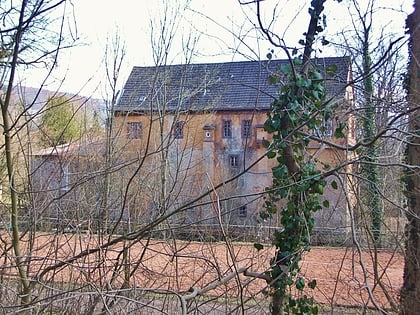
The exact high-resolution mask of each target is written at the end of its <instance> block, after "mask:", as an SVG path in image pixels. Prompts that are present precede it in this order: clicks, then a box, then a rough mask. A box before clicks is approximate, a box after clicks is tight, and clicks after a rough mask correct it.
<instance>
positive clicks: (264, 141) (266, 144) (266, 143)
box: [262, 139, 270, 149]
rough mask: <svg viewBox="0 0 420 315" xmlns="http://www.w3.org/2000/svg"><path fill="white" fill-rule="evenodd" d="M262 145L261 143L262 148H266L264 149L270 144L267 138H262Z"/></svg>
mask: <svg viewBox="0 0 420 315" xmlns="http://www.w3.org/2000/svg"><path fill="white" fill-rule="evenodd" d="M262 145H263V147H264V148H266V149H267V148H268V147H269V146H270V141H268V140H265V139H264V140H263V141H262Z"/></svg>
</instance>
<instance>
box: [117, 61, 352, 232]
mask: <svg viewBox="0 0 420 315" xmlns="http://www.w3.org/2000/svg"><path fill="white" fill-rule="evenodd" d="M313 62H314V63H316V64H317V65H318V66H319V67H320V68H321V69H324V70H325V69H327V67H331V68H334V69H335V72H334V74H332V75H325V79H326V89H327V93H328V97H330V98H332V99H333V102H334V103H336V104H338V107H337V111H336V113H335V114H336V117H335V119H334V120H333V121H332V122H330V123H328V124H326V125H325V126H324V128H322V129H321V130H319V133H318V136H319V137H320V138H324V139H326V140H328V141H332V142H335V143H337V144H340V145H346V144H349V143H352V142H353V138H354V126H353V125H352V124H353V122H352V118H351V116H350V115H349V114H348V113H350V112H351V108H352V106H353V90H352V86H351V84H349V83H350V82H351V80H352V77H351V67H350V61H349V59H348V58H345V57H336V58H323V59H316V60H313ZM287 63H288V61H287V60H271V61H260V62H258V61H243V62H228V63H212V64H186V65H168V66H159V67H134V68H133V69H132V72H131V74H130V76H129V78H128V80H127V82H126V84H125V86H124V89H123V90H122V92H121V95H120V98H119V101H118V103H117V105H116V106H115V108H114V112H113V113H114V126H115V128H114V132H115V135H116V136H117V138H118V139H119V141H118V144H119V146H118V147H119V148H121V150H122V151H121V152H123V153H122V154H121V155H120V158H124V159H126V160H127V161H128V160H130V161H135V160H136V159H137V162H136V163H134V164H133V165H132V171H131V172H129V173H128V174H129V175H130V176H131V177H130V179H131V181H130V185H131V186H130V187H131V194H130V198H129V199H130V201H131V202H132V203H133V204H132V207H134V208H135V209H136V210H135V211H136V212H137V213H138V215H140V216H141V218H142V219H143V220H148V219H149V218H152V217H155V216H159V215H161V214H164V213H170V212H171V211H176V212H177V214H176V215H173V216H172V217H171V222H172V223H173V224H175V223H177V224H180V225H182V224H187V225H190V224H193V223H199V224H201V225H217V224H220V223H224V224H229V226H242V227H247V226H248V227H254V226H256V225H259V224H260V223H261V222H260V221H259V220H258V217H259V212H260V211H261V210H262V203H263V192H264V189H265V188H266V187H267V186H269V185H270V183H271V180H272V178H271V168H272V166H273V163H274V162H275V161H272V160H269V159H267V158H266V157H265V153H266V149H265V148H264V146H263V145H262V142H263V140H264V139H266V138H267V139H268V137H269V135H268V134H266V132H265V131H264V122H265V120H266V117H267V113H268V112H269V111H270V109H271V103H272V101H273V100H274V99H275V98H276V97H277V95H278V89H279V85H271V84H269V80H268V78H269V75H270V74H271V73H275V72H277V71H278V69H279V67H281V66H282V65H287ZM325 72H326V71H325ZM340 121H345V122H346V123H347V129H346V131H347V132H346V138H344V139H340V140H336V139H334V138H333V137H332V136H333V130H334V129H335V127H336V124H337V123H339V122H340ZM338 142H339V143H338ZM307 153H308V156H316V157H317V159H318V160H320V161H323V162H326V163H329V164H330V165H338V164H341V163H345V162H346V161H347V160H348V159H349V158H350V155H349V154H348V153H346V151H337V150H336V149H334V148H332V147H331V146H328V145H326V144H321V143H320V142H316V141H312V142H311V149H310V151H309V152H307ZM337 182H338V183H340V189H338V190H332V189H327V192H326V198H328V199H329V207H327V208H325V209H323V210H322V211H320V212H319V213H317V214H316V218H315V219H316V227H317V228H318V229H321V230H322V229H323V230H331V231H334V230H339V231H343V230H345V229H346V228H347V227H348V225H349V222H348V219H349V215H348V207H349V205H348V202H347V200H348V199H347V200H346V198H345V194H344V193H345V192H346V191H347V188H348V187H347V185H350V184H351V183H350V180H349V179H348V178H347V177H346V176H344V175H343V176H341V177H340V180H338V181H337ZM209 190H210V191H211V192H212V193H210V194H208V195H207V196H206V197H205V198H203V199H200V200H199V201H197V202H195V198H198V197H200V196H201V195H202V194H205V193H206V192H207V191H209ZM179 207H182V208H181V209H180V208H179ZM140 208H142V209H143V210H141V211H140V210H139V209H140ZM131 213H133V212H131ZM277 219H278V218H273V221H270V222H264V224H266V225H268V226H269V225H272V226H275V225H277Z"/></svg>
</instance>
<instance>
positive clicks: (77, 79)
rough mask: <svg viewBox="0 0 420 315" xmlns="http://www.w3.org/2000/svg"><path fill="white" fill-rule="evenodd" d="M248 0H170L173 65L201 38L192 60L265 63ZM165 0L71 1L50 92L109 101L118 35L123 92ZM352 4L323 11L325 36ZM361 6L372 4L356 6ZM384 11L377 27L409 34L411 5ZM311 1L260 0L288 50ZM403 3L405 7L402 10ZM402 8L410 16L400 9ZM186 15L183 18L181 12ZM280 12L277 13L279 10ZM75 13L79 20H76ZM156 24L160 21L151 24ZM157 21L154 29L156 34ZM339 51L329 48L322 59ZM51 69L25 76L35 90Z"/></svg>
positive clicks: (149, 53)
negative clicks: (109, 63)
mask: <svg viewBox="0 0 420 315" xmlns="http://www.w3.org/2000/svg"><path fill="white" fill-rule="evenodd" d="M239 1H242V2H245V1H246V0H211V1H209V0H191V2H190V8H189V9H187V10H185V11H183V10H179V8H178V9H177V8H176V7H177V5H179V4H180V3H182V2H184V1H183V0H168V1H167V2H168V3H170V7H171V9H172V10H174V8H175V11H177V12H176V14H175V15H173V14H171V13H170V12H169V13H167V14H166V18H167V20H170V22H169V23H167V24H168V25H170V26H174V25H176V26H177V32H176V37H175V40H174V44H173V45H172V47H171V49H170V52H169V62H170V63H180V62H183V61H184V60H185V54H184V53H183V52H182V51H183V46H182V43H183V42H185V41H186V39H187V38H190V39H196V40H197V44H196V45H195V48H194V53H193V55H192V62H198V63H205V62H224V61H232V60H246V59H258V58H262V59H264V58H265V56H266V54H267V52H268V51H269V50H271V49H272V48H273V47H272V45H270V44H269V43H268V41H266V40H264V39H262V38H261V36H260V35H259V34H258V33H257V32H256V31H255V28H254V26H253V25H254V24H255V23H256V14H255V4H249V5H240V4H239ZM164 2H165V1H163V0H119V1H118V5H116V2H115V1H114V0H72V1H71V3H70V4H69V5H68V7H67V10H68V14H69V16H71V17H69V19H68V21H69V22H68V23H69V25H70V28H71V32H72V34H73V36H77V38H78V41H77V44H76V45H75V46H74V47H73V48H71V49H67V50H65V51H63V53H62V54H61V56H60V58H59V63H58V66H57V69H56V71H55V73H54V76H53V77H52V78H51V80H49V82H50V83H49V85H48V86H47V88H48V87H50V88H51V89H54V88H55V87H56V86H58V85H59V84H60V90H62V91H63V92H64V91H66V92H71V93H79V94H82V95H87V96H89V95H94V97H97V98H102V97H105V93H104V91H105V88H104V56H105V51H106V49H107V47H108V48H109V47H110V44H109V43H110V40H111V38H113V37H115V35H116V34H118V35H119V37H120V39H121V42H123V44H124V45H125V48H126V49H125V50H126V55H125V58H124V62H123V66H122V71H121V73H120V76H119V85H120V86H121V87H122V85H123V84H124V81H125V80H126V79H127V77H128V75H129V73H130V70H131V68H132V67H133V66H150V65H154V60H153V49H152V47H151V33H153V36H154V38H155V39H156V38H158V36H159V30H160V29H161V28H160V27H159V26H158V25H157V23H159V22H158V21H159V20H160V19H162V18H163V17H164V16H165V14H164V13H163V12H164V6H163V3H164ZM346 2H348V0H343V2H341V3H338V2H337V1H333V0H328V1H327V3H326V9H325V14H326V15H327V28H326V31H325V32H324V33H323V35H325V36H327V37H328V36H330V37H333V36H334V34H335V33H337V32H338V31H339V30H341V29H342V28H343V26H344V25H349V23H350V22H349V13H348V10H347V4H346ZM358 2H359V4H360V5H361V6H362V5H364V4H365V3H367V0H360V1H358ZM377 2H379V3H380V5H381V6H382V8H381V9H383V8H384V7H393V8H394V10H389V9H387V10H384V11H381V12H384V14H383V15H382V17H384V18H381V19H379V24H380V25H379V24H378V29H379V28H380V27H382V26H383V27H385V29H386V30H390V29H392V30H394V31H395V32H398V33H399V34H401V35H402V34H404V23H405V17H406V13H409V12H411V11H412V1H411V0H402V1H396V0H379V1H377ZM309 3H310V1H309V0H264V1H262V2H261V7H262V15H263V19H264V21H265V22H266V23H269V22H270V21H271V20H272V19H273V16H274V18H275V23H273V24H272V27H273V30H275V32H276V34H279V35H280V36H281V37H282V38H284V40H285V42H286V44H287V45H289V46H296V45H297V43H298V41H299V39H301V38H302V33H303V32H304V31H305V29H306V25H307V22H308V17H309V15H308V13H307V10H308V4H309ZM400 5H401V8H400V7H399V6H400ZM400 9H402V10H403V11H405V12H406V13H401V12H398V11H399V10H400ZM182 12H183V13H182ZM273 12H274V13H273ZM73 14H74V20H73V19H72V17H73ZM153 21H154V22H153ZM152 23H154V26H155V27H154V30H153V31H152V27H151V25H152ZM335 53H336V52H335V51H333V50H332V49H329V48H326V49H325V50H324V51H323V54H324V55H332V54H335ZM275 56H276V57H278V58H283V57H284V56H283V55H282V54H281V51H279V50H275ZM44 76H45V71H44V72H43V71H42V69H36V70H32V71H26V72H25V73H24V74H23V75H22V77H24V81H25V83H26V84H27V85H29V86H37V84H39V82H40V81H41V80H42V79H43V78H44Z"/></svg>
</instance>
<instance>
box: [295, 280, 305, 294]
mask: <svg viewBox="0 0 420 315" xmlns="http://www.w3.org/2000/svg"><path fill="white" fill-rule="evenodd" d="M304 288H305V279H303V278H302V277H299V278H298V279H297V280H296V289H298V290H299V291H302V290H303V289H304Z"/></svg>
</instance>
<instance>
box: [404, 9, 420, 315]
mask: <svg viewBox="0 0 420 315" xmlns="http://www.w3.org/2000/svg"><path fill="white" fill-rule="evenodd" d="M414 6H415V10H414V13H412V14H411V15H410V16H409V17H408V19H407V26H408V28H409V33H410V37H411V39H410V44H411V45H410V46H411V47H410V48H411V51H410V63H409V82H410V83H409V91H408V101H409V106H410V109H411V110H413V111H412V113H411V114H410V120H409V131H410V132H411V134H412V135H413V136H412V137H411V139H410V141H408V145H407V156H406V158H407V164H408V165H410V166H412V168H411V169H409V170H408V171H407V174H406V188H407V198H408V211H407V218H408V224H407V231H406V232H407V244H406V253H405V266H404V283H403V288H402V290H401V303H402V305H401V313H402V314H405V315H415V314H418V312H419V310H420V219H419V216H420V173H419V171H418V166H419V165H420V136H419V130H420V111H419V110H414V109H415V108H416V107H418V104H420V65H419V60H420V28H419V27H420V12H419V11H417V1H415V4H414ZM415 168H417V170H416V169H415Z"/></svg>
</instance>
